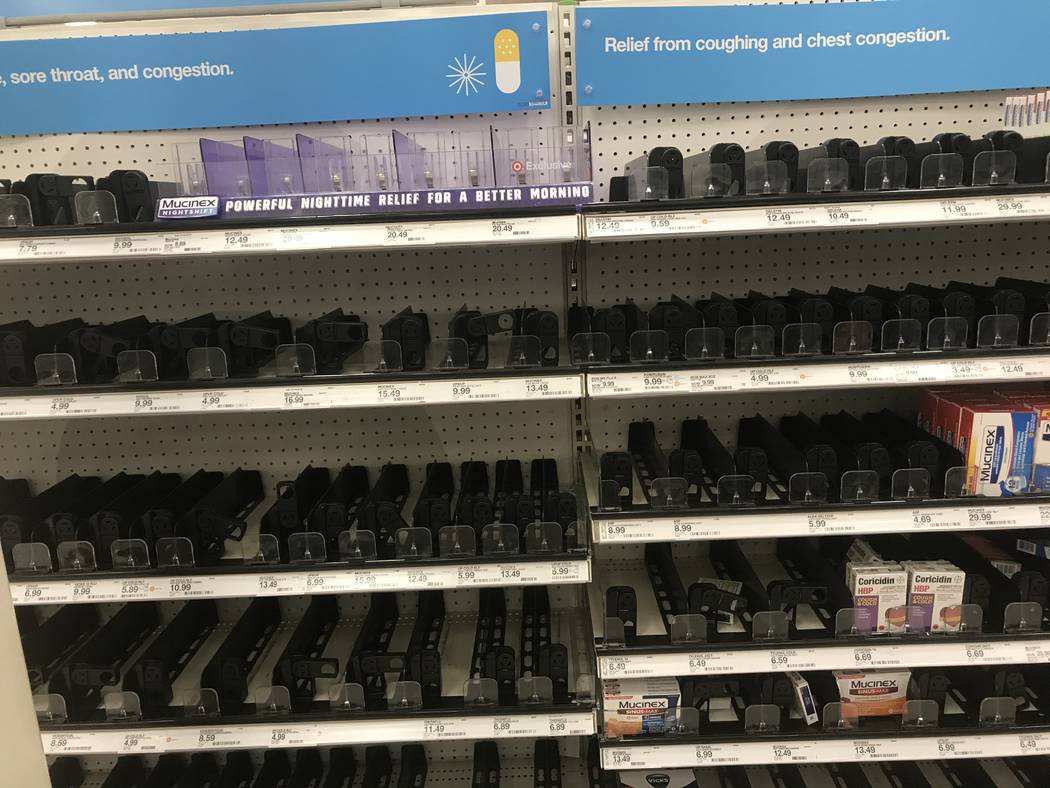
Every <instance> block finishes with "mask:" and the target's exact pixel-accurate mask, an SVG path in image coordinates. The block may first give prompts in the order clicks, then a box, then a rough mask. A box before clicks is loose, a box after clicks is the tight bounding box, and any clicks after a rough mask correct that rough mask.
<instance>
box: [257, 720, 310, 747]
mask: <svg viewBox="0 0 1050 788" xmlns="http://www.w3.org/2000/svg"><path fill="white" fill-rule="evenodd" d="M320 738H321V730H320V728H318V727H317V726H316V725H306V726H302V727H299V726H296V727H294V728H289V727H279V728H273V729H272V730H271V731H270V739H269V744H268V745H267V746H269V747H312V746H314V745H316V744H317V742H318V741H319V740H320Z"/></svg>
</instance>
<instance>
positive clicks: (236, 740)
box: [196, 728, 243, 750]
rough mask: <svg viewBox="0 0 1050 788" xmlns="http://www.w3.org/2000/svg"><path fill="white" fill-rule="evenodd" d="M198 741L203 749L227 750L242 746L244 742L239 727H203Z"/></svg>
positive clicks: (199, 747)
mask: <svg viewBox="0 0 1050 788" xmlns="http://www.w3.org/2000/svg"><path fill="white" fill-rule="evenodd" d="M196 743H197V748H198V749H201V750H205V749H206V750H226V749H232V748H235V747H240V746H242V743H243V742H242V736H241V731H240V730H238V729H237V728H201V729H200V730H199V731H198V732H197V739H196Z"/></svg>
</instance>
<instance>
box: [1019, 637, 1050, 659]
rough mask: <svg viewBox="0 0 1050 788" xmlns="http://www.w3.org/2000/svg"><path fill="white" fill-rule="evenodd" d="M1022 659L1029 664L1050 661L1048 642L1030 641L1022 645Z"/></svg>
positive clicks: (1049, 644)
mask: <svg viewBox="0 0 1050 788" xmlns="http://www.w3.org/2000/svg"><path fill="white" fill-rule="evenodd" d="M1024 661H1025V662H1027V663H1028V664H1029V665H1032V664H1037V663H1042V662H1050V643H1047V642H1046V641H1043V642H1042V643H1038V644H1036V643H1031V644H1027V645H1025V647H1024Z"/></svg>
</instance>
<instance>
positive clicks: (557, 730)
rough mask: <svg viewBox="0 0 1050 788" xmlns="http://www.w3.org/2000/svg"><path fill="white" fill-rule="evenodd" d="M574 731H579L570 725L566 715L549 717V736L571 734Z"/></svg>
mask: <svg viewBox="0 0 1050 788" xmlns="http://www.w3.org/2000/svg"><path fill="white" fill-rule="evenodd" d="M574 732H577V731H575V730H574V726H572V725H570V724H569V721H568V720H567V719H566V718H565V717H550V718H548V719H547V735H548V736H569V735H572V734H573V733H574ZM583 733H585V732H583Z"/></svg>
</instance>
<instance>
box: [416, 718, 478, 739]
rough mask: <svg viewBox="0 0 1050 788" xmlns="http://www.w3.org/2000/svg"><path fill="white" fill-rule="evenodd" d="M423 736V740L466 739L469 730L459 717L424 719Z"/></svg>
mask: <svg viewBox="0 0 1050 788" xmlns="http://www.w3.org/2000/svg"><path fill="white" fill-rule="evenodd" d="M422 738H423V741H440V740H443V739H446V740H447V739H465V738H467V731H466V728H465V726H464V725H463V724H462V721H461V720H458V719H437V720H423V737H422Z"/></svg>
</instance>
